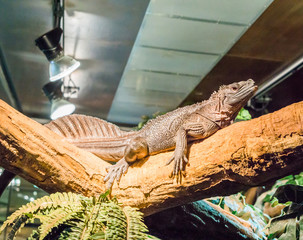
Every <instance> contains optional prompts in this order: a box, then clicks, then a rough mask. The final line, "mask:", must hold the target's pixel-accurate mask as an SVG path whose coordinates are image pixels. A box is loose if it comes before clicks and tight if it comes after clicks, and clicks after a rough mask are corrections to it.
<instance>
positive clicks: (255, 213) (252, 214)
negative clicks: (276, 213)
mask: <svg viewBox="0 0 303 240" xmlns="http://www.w3.org/2000/svg"><path fill="white" fill-rule="evenodd" d="M208 200H209V201H210V202H212V203H214V204H217V205H219V206H220V207H221V208H223V209H224V210H227V211H229V212H230V213H232V214H233V215H235V216H237V217H239V218H241V219H243V220H245V221H247V222H249V223H250V224H251V226H252V227H253V231H254V233H256V234H257V235H258V236H259V237H260V239H266V234H265V232H264V229H265V227H266V225H267V224H268V222H267V219H268V218H269V217H268V216H267V215H266V214H264V213H263V212H262V211H261V210H260V209H258V208H256V207H254V206H253V205H250V204H246V203H245V197H244V196H243V195H242V194H241V193H238V194H235V195H231V196H228V197H220V198H210V199H208Z"/></svg>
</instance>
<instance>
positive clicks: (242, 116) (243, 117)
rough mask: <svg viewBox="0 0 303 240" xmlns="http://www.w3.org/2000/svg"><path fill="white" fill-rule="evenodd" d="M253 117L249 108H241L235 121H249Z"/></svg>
mask: <svg viewBox="0 0 303 240" xmlns="http://www.w3.org/2000/svg"><path fill="white" fill-rule="evenodd" d="M250 119H251V115H250V113H249V111H248V110H246V109H245V108H241V110H240V112H239V113H238V115H237V117H236V119H235V121H247V120H250Z"/></svg>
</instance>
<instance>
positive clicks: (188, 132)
mask: <svg viewBox="0 0 303 240" xmlns="http://www.w3.org/2000/svg"><path fill="white" fill-rule="evenodd" d="M205 133H206V131H205V127H204V126H203V125H202V124H200V123H192V124H185V125H183V126H181V127H180V129H179V130H178V132H177V135H176V148H175V151H174V154H173V156H172V157H171V158H170V159H169V160H168V162H167V163H166V165H169V164H170V163H171V162H172V161H174V168H173V171H172V174H171V177H177V182H178V181H180V182H181V179H182V176H185V166H186V164H187V163H188V159H187V157H186V155H187V141H188V139H187V137H188V136H192V137H194V138H196V139H202V138H204V137H205Z"/></svg>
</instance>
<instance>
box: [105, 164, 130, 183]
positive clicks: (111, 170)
mask: <svg viewBox="0 0 303 240" xmlns="http://www.w3.org/2000/svg"><path fill="white" fill-rule="evenodd" d="M128 167H129V164H128V163H127V162H126V160H125V159H124V158H122V159H121V160H120V161H118V162H117V163H116V164H115V165H113V166H109V167H107V168H106V171H108V173H107V175H106V176H105V178H104V181H105V182H107V184H106V187H107V188H108V189H110V188H111V187H112V185H113V183H114V181H115V179H116V180H117V183H118V184H119V182H120V179H121V176H122V174H124V173H126V172H127V169H128Z"/></svg>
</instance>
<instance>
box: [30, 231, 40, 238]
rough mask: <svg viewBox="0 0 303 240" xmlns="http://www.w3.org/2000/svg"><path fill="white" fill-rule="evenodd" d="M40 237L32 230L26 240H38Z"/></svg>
mask: <svg viewBox="0 0 303 240" xmlns="http://www.w3.org/2000/svg"><path fill="white" fill-rule="evenodd" d="M39 237H40V235H39V232H38V231H36V230H34V231H33V232H32V234H31V235H30V236H29V237H28V238H27V240H38V239H39Z"/></svg>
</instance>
